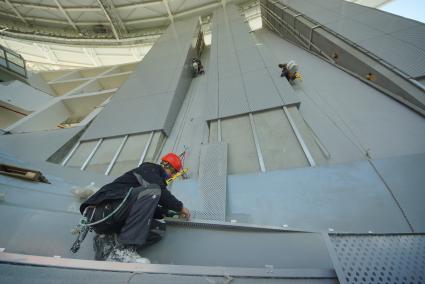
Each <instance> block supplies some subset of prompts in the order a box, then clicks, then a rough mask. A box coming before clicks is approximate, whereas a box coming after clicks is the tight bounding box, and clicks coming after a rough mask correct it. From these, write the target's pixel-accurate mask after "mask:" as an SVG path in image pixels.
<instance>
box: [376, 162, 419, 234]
mask: <svg viewBox="0 0 425 284" xmlns="http://www.w3.org/2000/svg"><path fill="white" fill-rule="evenodd" d="M372 163H373V165H374V166H375V168H376V169H377V171H378V172H379V174H380V175H381V177H382V178H383V179H384V181H385V183H386V184H387V186H388V187H389V189H390V190H391V192H392V194H394V197H395V198H396V199H397V202H398V203H399V204H400V206H401V208H402V210H403V211H404V213H405V214H406V217H407V218H408V220H409V222H410V223H411V225H412V227H413V229H414V231H415V232H425V207H424V204H425V175H424V173H425V154H418V155H409V156H403V157H394V158H388V159H380V160H374V161H372Z"/></svg>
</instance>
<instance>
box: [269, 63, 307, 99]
mask: <svg viewBox="0 0 425 284" xmlns="http://www.w3.org/2000/svg"><path fill="white" fill-rule="evenodd" d="M268 69H269V70H270V68H268ZM301 72H302V71H301ZM270 73H271V74H272V76H271V78H272V80H273V82H274V84H275V86H276V88H277V90H278V91H279V95H280V97H281V98H282V100H283V104H284V105H299V104H300V99H299V98H298V96H297V95H296V94H295V92H294V90H293V89H292V86H291V85H290V84H289V82H288V80H286V79H285V78H282V77H280V71H274V69H272V70H270Z"/></svg>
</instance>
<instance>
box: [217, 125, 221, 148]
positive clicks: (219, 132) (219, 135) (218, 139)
mask: <svg viewBox="0 0 425 284" xmlns="http://www.w3.org/2000/svg"><path fill="white" fill-rule="evenodd" d="M217 141H218V143H221V142H222V141H221V119H218V120H217Z"/></svg>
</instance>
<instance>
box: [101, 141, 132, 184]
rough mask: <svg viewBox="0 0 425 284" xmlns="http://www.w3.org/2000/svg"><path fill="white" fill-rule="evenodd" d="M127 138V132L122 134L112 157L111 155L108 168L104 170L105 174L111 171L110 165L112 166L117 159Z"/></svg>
mask: <svg viewBox="0 0 425 284" xmlns="http://www.w3.org/2000/svg"><path fill="white" fill-rule="evenodd" d="M127 139H128V134H127V135H125V136H124V138H123V139H122V141H121V144H120V145H119V146H118V149H117V151H116V152H115V154H114V157H112V160H111V162H110V163H109V165H108V168H107V169H106V171H105V176H107V175H109V173H110V172H111V170H112V167H113V166H114V164H115V162H116V161H117V159H118V156H119V155H120V153H121V151H122V149H123V148H124V145H125V143H126V142H127Z"/></svg>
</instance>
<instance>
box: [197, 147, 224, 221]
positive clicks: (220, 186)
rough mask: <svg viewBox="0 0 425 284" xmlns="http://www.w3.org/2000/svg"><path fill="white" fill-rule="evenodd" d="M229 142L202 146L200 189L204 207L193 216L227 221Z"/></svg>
mask: <svg viewBox="0 0 425 284" xmlns="http://www.w3.org/2000/svg"><path fill="white" fill-rule="evenodd" d="M226 188H227V144H226V143H218V144H208V145H204V146H202V148H201V160H200V165H199V191H200V192H201V200H202V204H203V209H202V210H198V211H194V212H193V218H194V219H201V220H217V221H225V219H226V194H227V190H226Z"/></svg>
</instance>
